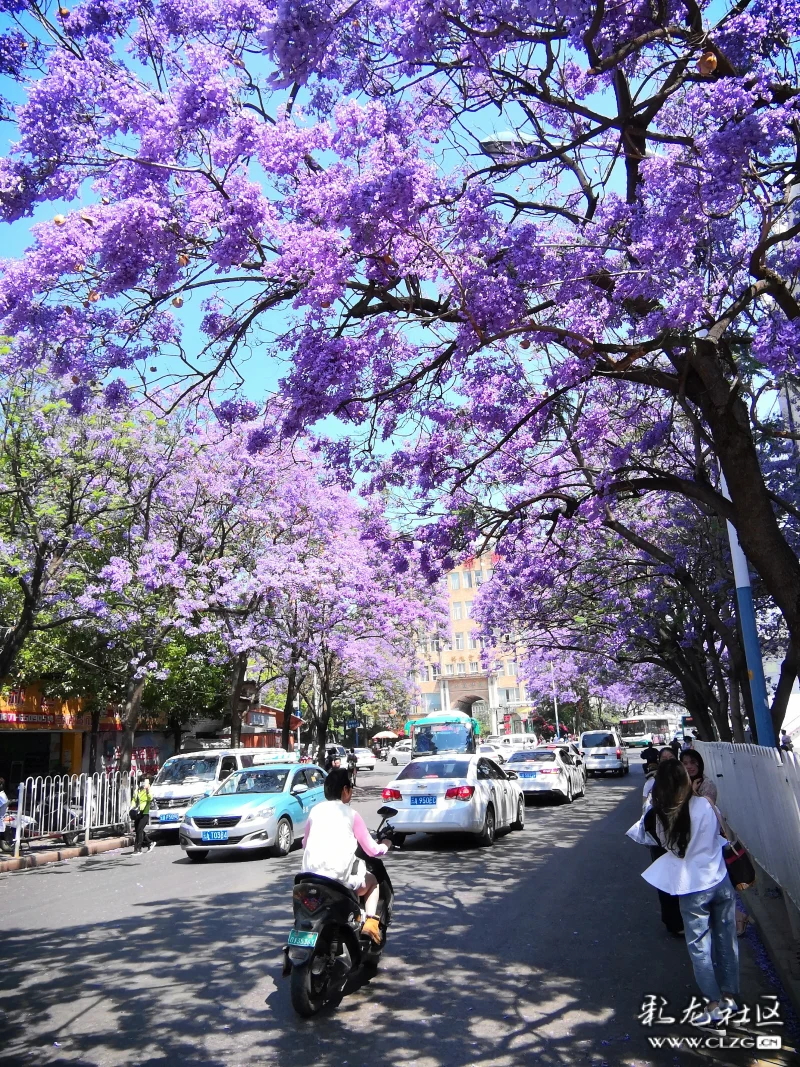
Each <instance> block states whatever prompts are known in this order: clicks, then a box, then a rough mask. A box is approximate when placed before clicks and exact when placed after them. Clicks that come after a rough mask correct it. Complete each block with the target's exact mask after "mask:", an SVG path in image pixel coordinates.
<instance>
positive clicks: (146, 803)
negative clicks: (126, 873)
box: [133, 778, 156, 856]
mask: <svg viewBox="0 0 800 1067" xmlns="http://www.w3.org/2000/svg"><path fill="white" fill-rule="evenodd" d="M152 803H153V794H152V792H151V790H150V779H149V778H145V779H143V780H142V779H140V780H139V784H138V785H137V787H136V792H135V793H134V794H133V808H134V809H135V811H136V815H135V817H134V820H133V828H134V833H135V835H136V836H135V837H134V840H133V854H134V856H135V855H136V854H137V852H141V851H142V849H143V848H144V847H145V846H148V851H150V850H152V849H154V848H155V847H156V843H155V841H150V842H148V840H147V836H146V834H145V828H146V827H147V823H148V821H149V819H150V805H151V804H152Z"/></svg>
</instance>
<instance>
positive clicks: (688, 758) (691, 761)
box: [681, 748, 717, 804]
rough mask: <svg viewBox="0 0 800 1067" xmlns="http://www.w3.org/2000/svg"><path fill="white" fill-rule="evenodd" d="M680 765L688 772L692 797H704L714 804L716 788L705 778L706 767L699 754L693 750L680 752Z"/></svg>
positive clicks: (715, 801) (688, 749)
mask: <svg viewBox="0 0 800 1067" xmlns="http://www.w3.org/2000/svg"><path fill="white" fill-rule="evenodd" d="M681 763H682V764H683V765H684V767H685V768H686V770H687V771H688V772H689V777H690V779H691V781H692V789H693V790H694V795H695V796H696V797H705V798H706V800H708V801H710V802H711V803H712V804H716V803H717V787H716V786H715V785H714V783H713V782H712V781H711V780H710V779H708V778H706V776H705V771H706V767H705V764H704V763H703V757H702V756H701V755H700V753H699V752H695V750H694V749H693V748H687V749H686V750H685V751H684V752H681Z"/></svg>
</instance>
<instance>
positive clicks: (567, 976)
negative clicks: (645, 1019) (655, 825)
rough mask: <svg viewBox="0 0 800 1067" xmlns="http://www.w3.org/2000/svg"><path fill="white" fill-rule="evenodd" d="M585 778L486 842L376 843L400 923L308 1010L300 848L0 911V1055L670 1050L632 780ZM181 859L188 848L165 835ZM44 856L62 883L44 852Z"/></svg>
mask: <svg viewBox="0 0 800 1067" xmlns="http://www.w3.org/2000/svg"><path fill="white" fill-rule="evenodd" d="M637 792H638V791H637ZM589 793H590V798H589V799H588V800H586V801H580V800H579V801H576V803H575V804H574V805H573V806H571V807H569V808H566V809H562V808H559V807H543V808H538V809H537V808H529V809H528V811H527V824H526V829H525V830H524V831H523V832H521V833H511V834H509V835H507V836H505V837H503V838H500V839H499V840H498V841H497V842H496V844H495V846H494V848H492V849H478V848H475V847H472V846H471V845H469V844H466V843H465V842H463V840H461V841H459V840H458V839H450V840H447V841H444V840H436V839H433V838H424V837H414V838H410V839H409V840H408V844H407V847H406V848H405V849H403V850H402V852H399V853H397V854H393V855H392V856H391V857H390V863H391V871H392V877H393V881H394V883H395V889H396V894H397V908H396V922H395V925H394V926H393V927H392V929H391V932H390V939H389V943H388V945H387V951H386V953H385V955H384V960H383V963H382V965H381V968H380V970H379V971H378V973H377V975H376V976H375V977H374V978H373V979H372V980H371V981H365V980H363V978H362V979H360V980H359V981H357V982H354V983H351V985H350V988H349V990H348V995H346V996H345V997H344V999H343V1000H342V1002H341V1003H340V1004H339V1005H338V1006H337V1007H336V1008H335V1009H326V1010H325V1011H323V1012H322V1013H321V1014H320V1015H319V1016H318V1017H316V1018H315V1019H312V1020H301V1019H299V1018H297V1017H296V1016H295V1015H294V1013H293V1011H292V1008H291V1004H290V1000H289V987H288V982H286V981H284V980H282V979H281V977H280V971H281V964H282V947H283V945H284V943H285V938H286V935H287V933H288V930H289V928H290V926H291V922H292V909H291V890H292V881H293V877H294V875H295V873H296V872H297V871H298V870H299V866H300V856H299V854H297V853H294V854H292V855H290V856H289V857H287V858H286V859H285V860H282V861H272V863H271V865H270V867H269V868H268V872H265V876H266V874H267V873H268V874H269V877H270V881H269V884H266V885H265V886H264V887H263V888H262V889H260V890H258V891H256V892H249V893H247V894H242V893H239V892H236V891H235V878H236V866H237V865H236V864H231V865H230V867H231V887H232V888H231V892H226V893H216V894H213V895H210V896H208V897H198V896H193V897H191V898H190V899H177V898H176V899H170V898H167V899H157V900H150V901H145V902H141V903H137V904H135V905H132V908H131V914H130V915H129V916H128V917H126V918H124V919H121V920H115V921H112V922H102V923H97V924H96V925H82V926H73V927H71V928H69V929H63V930H53V929H43V930H42V931H41V932H34V933H32V932H31V931H29V930H25V931H21V930H13V929H12V930H7V931H6V933H5V936H4V938H3V956H4V957H5V964H6V968H5V970H4V974H3V979H2V981H1V982H0V989H2V994H0V1004H2V1010H3V1015H4V1019H3V1021H4V1024H5V1031H4V1033H3V1044H2V1055H0V1062H3V1063H8V1064H12V1063H13V1064H24V1063H30V1064H39V1063H41V1064H50V1063H77V1064H102V1065H103V1067H112V1065H117V1064H119V1065H125V1067H134V1065H136V1064H139V1065H141V1067H150V1065H156V1064H158V1065H168V1067H178V1065H183V1064H187V1065H188V1064H191V1065H193V1067H219V1065H226V1067H229V1065H236V1064H245V1063H246V1064H250V1065H261V1064H264V1065H272V1064H275V1065H278V1064H280V1067H308V1065H309V1064H314V1065H318V1067H342V1065H343V1064H345V1063H346V1064H347V1065H348V1067H361V1065H367V1064H370V1065H371V1064H386V1065H389V1064H391V1065H393V1067H400V1065H406V1064H408V1065H414V1067H451V1065H452V1067H462V1065H463V1067H467V1065H475V1067H519V1065H521V1064H525V1065H528V1064H542V1065H552V1067H567V1065H569V1067H572V1065H576V1064H594V1065H596V1067H600V1065H601V1064H602V1063H605V1064H616V1063H625V1064H633V1063H634V1062H638V1063H639V1064H642V1063H662V1062H663V1063H665V1064H669V1065H670V1067H673V1065H674V1064H675V1063H676V1062H679V1061H678V1060H676V1058H675V1055H674V1053H670V1054H669V1055H667V1054H666V1053H663V1054H661V1055H662V1056H663V1059H657V1058H654V1057H653V1056H650V1057H648V1058H645V1053H646V1051H647V1046H646V1044H645V1034H644V1032H637V1033H634V1028H635V1027H636V1026H637V1024H636V1021H635V1014H636V1012H637V1011H638V1007H639V1003H640V1001H641V999H642V995H643V994H644V993H645V992H662V993H664V995H667V996H674V997H676V998H678V997H679V996H683V995H685V994H687V990H689V989H691V988H692V985H691V976H690V973H689V972H688V963H687V960H686V950H685V947H684V946H682V945H675V944H673V943H667V942H665V943H664V944H663V945H662V944H661V943H660V942H659V945H658V947H659V953H660V954H661V955H660V956H659V957H657V958H656V959H655V960H654V959H653V958H652V957H649V956H641V955H637V942H638V943H644V942H645V941H646V940H647V939H648V937H650V934H651V932H653V931H655V936H657V926H658V923H657V914H656V913H657V905H656V902H655V900H654V899H651V894H650V892H649V887H647V886H645V885H644V884H643V883H641V879H639V878H638V874H639V871H640V870H641V869H642V867H643V866H644V865H645V864H644V862H643V861H642V857H641V856H640V855H638V854H637V850H636V849H635V848H634V847H633V846H630V848H628V847H626V846H627V843H626V842H621V840H620V837H621V833H622V831H623V830H624V829H625V828H626V827H627V825H629V823H630V822H632V821H633V818H634V817H635V815H636V809H637V808H638V798H637V799H636V802H635V804H632V803H631V796H632V791H631V790H630V788H626V787H625V786H624V785H623V784H621V783H620V784H616V785H615V784H609V785H607V786H603V785H601V786H599V787H596V788H592V787H590V790H589ZM564 812H567V813H568V818H567V817H565V815H564ZM83 862H85V863H86V864H90V863H92V862H97V861H91V860H87V861H83ZM101 862H103V863H104V864H105V865H108V864H111V863H112V862H115V863H116V864H119V863H120V859H119V858H117V859H116V860H115V861H112V860H110V859H107V858H103V859H102V860H101ZM123 862H124V860H123ZM276 863H277V865H276ZM175 864H176V866H178V865H184V864H186V865H188V861H187V860H186V859H185V857H183V856H182V855H181V854H180V853H179V852H177V850H176V855H175ZM202 870H203V867H202V865H201V866H199V867H197V868H196V869H195V873H196V876H197V878H200V879H201V878H202ZM39 873H40V874H45V875H47V876H51V877H52V880H53V885H54V890H53V891H54V892H59V889H60V887H61V885H62V882H61V879H60V877H58V873H57V870H56V869H52V870H48V869H43V870H42V871H41V872H39ZM640 883H641V884H640ZM630 937H633V939H634V943H633V944H631V943H630V942H629V938H630ZM686 999H687V1000H688V995H686ZM4 1057H5V1058H4ZM7 1057H11V1058H10V1059H9V1058H7ZM730 1062H736V1061H730Z"/></svg>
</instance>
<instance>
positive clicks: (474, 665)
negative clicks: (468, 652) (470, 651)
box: [469, 659, 481, 674]
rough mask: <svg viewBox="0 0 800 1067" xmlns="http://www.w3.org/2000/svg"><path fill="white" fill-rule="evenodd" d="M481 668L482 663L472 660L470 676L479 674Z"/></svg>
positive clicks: (470, 662)
mask: <svg viewBox="0 0 800 1067" xmlns="http://www.w3.org/2000/svg"><path fill="white" fill-rule="evenodd" d="M480 666H481V665H480V663H478V661H477V660H476V659H471V660H470V661H469V673H470V674H477V673H478V671H479V670H480Z"/></svg>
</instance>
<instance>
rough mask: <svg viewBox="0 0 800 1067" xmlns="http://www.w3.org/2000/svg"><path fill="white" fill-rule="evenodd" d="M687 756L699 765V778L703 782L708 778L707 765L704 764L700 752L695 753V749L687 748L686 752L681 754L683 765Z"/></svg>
mask: <svg viewBox="0 0 800 1067" xmlns="http://www.w3.org/2000/svg"><path fill="white" fill-rule="evenodd" d="M687 756H689V758H690V759H693V760H694V761H695V763H696V764H697V770H698V771H699V773H698V775H697V777H698V778H699V779H700V781H701V782H702V780H703V779H704V778H705V776H706V765H705V763H703V757H702V756H701V755H700V753H699V752H695V750H694V749H693V748H687V749H686V751H685V752H681V763H683V761H684V759H685V758H686V757H687Z"/></svg>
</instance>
